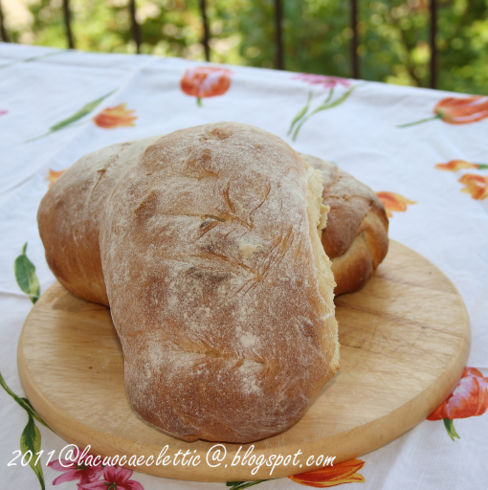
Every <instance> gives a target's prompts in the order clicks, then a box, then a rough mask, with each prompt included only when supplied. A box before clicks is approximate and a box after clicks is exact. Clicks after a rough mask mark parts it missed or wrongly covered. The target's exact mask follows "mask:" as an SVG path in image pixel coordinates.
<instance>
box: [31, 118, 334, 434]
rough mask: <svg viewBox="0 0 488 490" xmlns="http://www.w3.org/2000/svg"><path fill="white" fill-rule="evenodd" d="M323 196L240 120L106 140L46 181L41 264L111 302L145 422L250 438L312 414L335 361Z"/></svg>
mask: <svg viewBox="0 0 488 490" xmlns="http://www.w3.org/2000/svg"><path fill="white" fill-rule="evenodd" d="M321 193H322V183H321V176H320V173H319V172H318V171H316V170H313V169H312V168H310V167H309V166H308V165H307V164H306V162H305V160H304V159H302V158H301V157H300V156H299V155H298V154H297V153H295V152H294V151H293V150H292V149H291V148H290V147H289V146H288V145H286V144H285V143H284V142H283V141H282V140H280V139H279V138H277V137H276V136H273V135H271V134H269V133H266V132H264V131H261V130H258V129H256V128H252V127H250V126H245V125H241V124H234V123H221V124H213V125H204V126H200V127H195V128H189V129H186V130H182V131H177V132H175V133H172V134H170V135H167V136H164V137H162V138H159V139H156V138H152V139H148V140H146V141H138V142H132V143H127V144H122V145H115V146H112V147H109V148H107V149H104V150H103V151H100V152H97V153H94V154H92V155H90V156H88V157H86V158H84V159H81V160H80V161H79V162H77V164H75V165H74V166H73V167H72V168H71V169H70V170H69V171H68V172H66V174H65V175H63V176H62V177H61V179H60V180H59V181H58V182H57V183H56V184H55V185H54V186H53V187H52V189H51V191H49V192H48V194H47V196H46V197H45V198H44V199H43V201H42V203H41V206H40V209H39V213H38V219H39V227H40V233H41V238H42V239H43V242H44V243H45V246H46V256H47V257H48V263H49V265H50V266H51V267H52V269H53V272H54V273H55V274H56V275H57V277H58V278H59V279H60V281H61V282H62V283H63V284H65V285H66V286H67V288H68V289H69V290H71V291H72V292H74V293H75V294H78V295H80V296H82V297H86V298H87V299H90V300H94V301H97V302H100V303H104V304H109V305H110V308H111V314H112V318H113V322H114V325H115V328H116V330H117V333H118V335H119V338H120V342H121V346H122V350H123V354H124V377H125V383H126V388H127V393H128V396H129V400H130V402H131V404H132V405H133V407H134V408H135V410H136V411H137V412H138V413H139V414H140V415H141V416H142V417H143V418H144V419H145V420H146V421H148V422H150V423H152V424H154V425H155V426H157V427H158V428H160V429H162V430H164V431H166V432H168V433H170V434H172V435H174V436H176V437H179V438H182V439H185V440H194V439H197V438H203V439H207V440H215V441H228V442H250V441H254V440H258V439H262V438H264V437H268V436H270V435H273V434H276V433H279V432H281V431H283V430H285V429H286V428H288V427H289V426H290V425H292V424H294V423H295V422H296V421H297V420H298V419H299V418H300V417H301V416H302V415H303V413H304V412H305V411H306V409H307V408H308V406H309V405H310V404H311V403H312V401H313V400H314V398H315V397H316V396H317V394H318V393H319V392H320V390H321V389H322V388H323V386H324V384H325V383H326V382H327V381H328V380H329V379H330V377H331V376H332V375H333V374H334V372H335V371H336V369H337V368H338V341H337V324H336V320H335V318H334V305H333V288H334V286H335V283H334V279H333V275H332V272H331V269H330V261H329V260H328V258H327V256H326V254H325V252H324V250H323V247H322V245H321V242H320V232H321V229H319V228H320V225H321V223H323V222H324V208H323V206H322V205H321ZM94 249H96V253H93V250H94ZM90 250H92V253H90Z"/></svg>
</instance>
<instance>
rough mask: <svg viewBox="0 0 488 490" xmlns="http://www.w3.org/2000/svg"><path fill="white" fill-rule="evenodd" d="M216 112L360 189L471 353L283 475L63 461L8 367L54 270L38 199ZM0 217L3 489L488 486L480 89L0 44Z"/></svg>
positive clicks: (217, 117)
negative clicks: (350, 456)
mask: <svg viewBox="0 0 488 490" xmlns="http://www.w3.org/2000/svg"><path fill="white" fill-rule="evenodd" d="M222 120H228V121H239V122H244V123H248V124H252V125H255V126H259V127H261V128H264V129H266V130H268V131H271V132H273V133H275V134H277V135H278V136H280V137H282V138H284V139H285V140H286V141H287V142H288V143H290V144H291V145H292V146H293V147H294V148H295V149H297V150H299V151H301V152H304V153H309V154H313V155H317V156H320V157H322V158H324V159H328V160H332V161H334V162H335V163H337V164H338V165H339V166H341V167H342V168H344V169H345V170H346V171H348V172H350V173H352V174H353V175H354V176H356V177H357V178H359V179H360V180H362V181H364V182H365V183H367V184H368V185H369V186H370V187H372V188H373V189H374V190H375V191H376V192H377V194H378V196H379V198H380V199H381V200H382V201H383V203H384V204H385V206H386V208H387V210H388V213H389V215H390V217H391V220H390V236H391V237H392V238H394V239H396V240H398V241H400V242H402V243H404V244H406V245H408V246H409V247H411V248H413V249H414V250H416V251H417V252H419V253H420V254H422V255H424V256H425V257H427V258H428V259H429V260H430V261H431V262H433V263H434V264H436V265H437V266H438V267H439V268H440V269H441V270H442V271H443V272H444V273H445V274H446V275H447V276H448V277H449V278H450V279H451V281H452V282H453V283H454V284H455V285H456V287H457V288H458V290H459V291H460V293H461V295H462V297H463V299H464V301H465V303H466V307H467V310H468V313H469V316H470V320H471V325H472V347H471V353H470V356H469V360H468V366H467V367H466V369H465V370H464V373H463V376H462V378H461V379H460V380H459V382H458V384H457V385H456V387H455V388H454V390H453V392H452V393H451V395H450V396H449V397H448V398H447V400H446V401H445V402H444V403H443V404H442V405H441V406H440V407H439V408H438V409H436V410H435V411H434V412H433V413H432V414H431V415H430V416H429V417H428V419H427V420H425V421H424V422H422V423H420V424H419V425H418V426H417V427H415V428H414V429H413V430H411V431H409V432H408V433H406V434H405V435H403V436H402V437H400V438H398V439H396V440H395V441H393V442H391V443H390V444H388V445H386V446H384V447H383V448H381V449H379V450H377V451H375V452H373V453H370V454H366V455H363V456H361V457H359V458H358V459H354V460H351V461H346V462H343V463H340V464H334V465H333V466H330V465H329V466H326V467H324V468H323V469H321V470H317V471H313V472H308V473H304V474H301V475H296V476H293V477H290V478H288V479H287V478H281V479H277V480H269V481H266V482H230V483H228V484H227V486H226V484H225V483H197V482H186V481H175V480H167V479H163V478H156V477H152V476H148V475H145V474H143V473H138V472H132V471H131V470H128V469H124V468H121V467H118V466H105V467H103V466H102V465H89V464H84V462H85V461H84V460H83V458H82V459H81V460H78V461H77V462H75V463H73V462H69V461H66V460H65V459H63V458H62V457H60V451H61V449H62V448H63V447H64V446H65V445H66V442H65V441H63V440H62V439H60V438H59V437H58V436H57V435H56V434H55V433H53V432H52V431H51V430H50V429H49V428H47V427H46V426H45V425H44V424H43V421H42V419H41V418H40V417H39V416H38V414H37V413H36V412H35V410H34V409H33V407H32V406H31V405H30V404H29V402H28V400H27V399H26V398H25V397H24V395H23V391H22V387H21V385H20V382H19V377H18V374H17V369H16V345H17V341H18V337H19V333H20V330H21V328H22V324H23V322H24V319H25V317H26V315H27V313H28V312H29V310H30V308H31V306H32V303H34V302H35V301H36V300H37V298H38V297H39V294H40V293H42V292H43V291H45V290H46V288H47V287H48V286H49V284H50V283H52V281H53V276H52V274H51V272H50V271H49V269H48V267H47V264H46V262H45V259H44V251H43V246H42V243H41V241H40V238H39V235H38V232H37V224H36V210H37V207H38V204H39V201H40V199H41V198H42V196H43V194H44V193H45V192H46V190H47V189H48V187H49V185H51V184H52V183H53V182H54V181H55V180H56V179H57V178H58V177H59V176H60V175H61V174H62V172H63V171H64V169H66V168H67V167H69V166H70V165H71V164H72V163H73V162H74V161H75V160H76V159H78V158H79V157H80V156H82V155H83V154H85V153H87V152H89V151H92V150H95V149H98V148H101V147H103V146H106V145H108V144H112V143H116V142H121V141H125V140H130V139H136V138H139V137H145V136H150V135H156V134H164V133H168V132H170V131H173V130H176V129H179V128H183V127H187V126H192V125H196V124H201V123H207V122H214V121H222ZM0 227H1V237H2V246H1V249H0V269H1V274H0V311H1V314H2V322H1V323H0V335H1V342H0V372H1V378H0V382H1V385H2V388H3V389H2V390H0V400H1V417H0V420H1V426H2V439H1V441H0V447H1V455H2V457H1V462H0V465H1V466H0V468H1V469H0V474H1V476H0V481H1V482H2V484H1V486H2V488H8V489H36V488H53V487H56V488H60V489H61V490H62V489H75V488H78V489H81V490H82V489H131V490H140V489H146V490H147V489H163V488H174V489H183V488H196V489H205V488H208V489H219V488H221V489H222V490H223V489H224V488H233V489H238V488H245V487H247V486H251V485H254V484H255V485H257V486H258V487H260V488H262V489H263V490H265V489H282V488H288V489H299V488H303V486H304V485H305V486H306V485H308V486H315V487H329V486H335V485H342V486H343V488H346V487H348V488H349V487H351V488H368V489H382V488H384V489H411V488H418V489H423V488H426V489H439V488H442V489H459V488H463V489H485V488H488V477H487V475H486V461H487V457H488V416H487V415H486V414H485V412H486V411H487V409H488V377H487V376H488V324H487V318H488V97H484V96H469V95H465V94H453V93H445V92H440V91H435V90H427V89H416V88H409V87H400V86H392V85H385V84H381V83H373V82H365V81H360V80H346V79H341V78H335V77H327V76H319V75H305V74H296V73H290V72H284V71H282V72H279V71H273V70H264V69H253V68H243V67H234V66H232V67H231V66H217V65H209V64H205V63H195V62H190V61H186V60H182V59H171V58H164V59H162V58H156V57H150V56H128V55H113V54H91V53H82V52H77V51H64V50H55V49H50V48H38V47H26V46H17V45H10V44H0ZM484 414H485V415H484ZM29 451H30V452H31V454H34V455H35V456H36V455H37V457H34V458H32V457H29V454H30V453H29Z"/></svg>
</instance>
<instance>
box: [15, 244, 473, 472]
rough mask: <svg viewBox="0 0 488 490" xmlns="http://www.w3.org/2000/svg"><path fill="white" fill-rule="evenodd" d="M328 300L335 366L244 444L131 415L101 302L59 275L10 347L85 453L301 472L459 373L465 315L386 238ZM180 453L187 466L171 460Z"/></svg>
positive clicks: (405, 423) (411, 416) (359, 444)
mask: <svg viewBox="0 0 488 490" xmlns="http://www.w3.org/2000/svg"><path fill="white" fill-rule="evenodd" d="M336 305H337V318H338V321H339V329H340V342H341V369H340V371H339V373H338V374H337V375H336V376H335V377H334V378H333V380H332V381H331V382H330V383H329V384H328V385H327V386H326V388H325V390H324V391H323V392H322V394H321V395H320V396H319V398H318V399H317V400H316V401H315V403H314V404H313V405H312V406H311V408H310V409H309V410H308V412H307V413H306V415H305V416H304V417H303V418H302V420H300V421H299V422H298V423H297V424H296V425H294V426H293V427H291V428H290V429H289V430H287V431H286V432H284V433H282V434H280V435H277V436H274V437H271V438H269V439H266V440H263V441H259V442H257V443H255V444H254V445H250V444H247V445H242V446H241V445H238V444H224V445H218V446H217V447H216V446H215V443H208V442H205V441H197V442H193V443H187V442H183V441H180V440H177V439H174V438H172V437H170V436H168V435H166V434H164V433H163V432H161V431H159V430H157V429H155V428H154V427H151V426H150V425H148V424H146V423H145V422H144V421H143V420H141V419H140V418H139V417H138V416H137V415H136V414H135V412H134V411H133V410H132V409H131V407H130V405H129V403H128V400H127V397H126V394H125V389H124V381H123V368H122V353H121V349H120V345H119V342H118V339H117V335H116V333H115V330H114V328H113V325H112V323H111V320H110V314H109V311H108V310H107V309H106V308H104V307H101V306H99V305H96V304H94V303H89V302H86V301H83V300H81V299H78V298H76V297H74V296H72V295H71V294H70V293H68V292H67V291H66V290H64V289H63V288H62V287H61V286H60V285H59V284H58V283H55V284H54V285H53V286H51V287H50V288H49V289H48V290H47V291H46V292H45V293H44V294H43V295H42V296H41V298H40V300H39V301H38V302H37V303H36V305H35V306H34V307H33V308H32V311H31V313H30V314H29V316H28V317H27V319H26V322H25V324H24V328H23V331H22V334H21V337H20V341H19V346H18V367H19V373H20V377H21V381H22V384H23V387H24V389H25V392H26V395H27V397H28V398H29V400H30V401H31V403H32V404H33V406H34V407H35V409H36V410H37V411H38V412H39V414H40V415H41V416H42V417H43V418H44V420H45V421H46V422H47V423H48V424H49V426H50V427H51V428H52V429H53V430H54V431H56V432H57V433H58V434H59V435H60V436H61V437H62V438H63V439H65V440H66V441H68V442H70V443H75V444H77V445H78V446H79V447H80V448H82V449H83V448H84V447H85V446H87V445H88V444H89V445H90V446H91V452H92V453H94V454H101V455H104V456H113V455H119V456H122V455H126V456H127V458H129V457H130V456H132V455H135V456H143V457H145V458H148V457H149V456H150V455H153V457H154V459H155V461H154V463H153V464H152V465H145V466H137V465H126V466H128V467H131V468H133V469H135V470H137V471H142V472H146V473H151V474H154V475H159V476H165V477H169V478H180V479H185V480H202V481H225V480H227V481H229V480H233V481H235V480H256V479H265V478H270V477H271V478H277V477H282V476H287V475H291V474H296V473H301V472H304V471H310V470H312V469H314V467H315V466H314V464H310V465H307V460H308V458H309V457H310V456H314V458H317V457H318V456H319V455H328V456H335V457H336V459H335V462H339V461H343V460H347V459H350V458H353V457H356V456H359V455H361V454H364V453H367V452H369V451H372V450H374V449H376V448H378V447H380V446H383V445H384V444H387V443H388V442H390V441H392V440H393V439H395V438H396V437H398V436H399V435H401V434H403V433H404V432H406V431H407V430H409V429H410V428H412V427H413V426H415V425H416V424H417V423H419V422H421V421H422V420H424V419H425V417H426V416H427V415H428V414H429V413H430V412H431V411H432V410H433V409H434V408H435V407H436V406H437V405H438V404H439V403H441V402H442V401H443V400H444V398H445V397H446V396H447V395H448V394H449V392H450V390H451V389H452V387H453V386H454V384H455V383H456V381H457V379H458V378H459V377H460V376H461V373H462V370H463V366H464V364H465V361H466V358H467V355H468V351H469V339H470V329H469V321H468V317H467V314H466V310H465V307H464V304H463V301H462V299H461V297H460V296H459V294H458V292H457V291H456V289H455V287H454V286H453V285H452V284H451V283H450V281H449V280H448V279H447V278H446V277H445V276H444V275H443V274H442V272H440V271H439V270H438V269H437V268H436V267H435V266H434V265H432V264H431V263H430V262H428V261H427V260H426V259H425V258H423V257H422V256H420V255H419V254H417V253H416V252H414V251H412V250H410V249H408V248H407V247H405V246H403V245H401V244H399V243H397V242H394V241H392V242H390V251H389V253H388V256H387V258H386V260H385V262H384V263H383V264H382V265H381V266H380V267H379V268H378V271H377V273H376V275H375V276H374V277H373V278H372V279H371V280H370V281H369V283H368V284H367V285H366V286H365V287H364V288H363V289H362V290H361V291H359V292H357V293H354V294H349V295H344V296H340V297H338V298H337V299H336ZM166 445H167V446H168V447H167V449H166V452H165V456H169V459H167V460H166V463H167V464H166V465H165V464H164V460H163V459H162V458H161V457H160V459H159V461H158V462H157V464H156V460H157V458H158V456H159V455H160V454H161V451H163V452H164V451H165V449H164V447H165V446H166ZM218 449H220V453H219V454H218V455H217V456H218V457H217V456H216V451H217V450H218ZM178 451H180V453H179V454H180V458H178V461H179V464H176V461H175V459H174V458H175V457H176V455H177V454H178ZM246 451H248V453H247V454H248V457H247V458H246V460H245V461H244V458H243V456H244V454H245V452H246ZM184 452H186V455H187V456H186V458H185V461H186V462H189V461H191V462H192V463H193V465H192V464H190V465H185V466H183V465H182V464H181V461H182V458H181V455H182V453H184ZM297 452H298V453H299V454H298V455H297V456H296V457H290V458H289V460H290V461H289V462H288V464H284V463H286V461H285V462H284V463H281V464H280V465H278V466H276V467H275V468H274V470H273V472H272V474H270V470H271V468H272V466H266V465H263V466H261V467H260V468H259V470H258V471H257V472H255V473H252V470H253V469H254V470H255V469H256V466H257V464H258V462H259V459H257V458H258V457H259V456H261V458H266V461H267V462H268V463H270V464H271V463H276V460H274V461H271V460H272V459H273V458H272V455H276V458H277V457H278V455H279V454H281V455H282V456H287V455H291V456H293V455H295V454H297ZM224 453H225V457H223V456H224ZM236 455H237V456H236ZM239 456H240V460H239V462H238V458H239ZM212 457H213V458H215V459H212ZM222 457H223V459H222V460H221V461H217V459H218V458H222ZM253 458H254V459H253ZM269 458H271V459H269ZM133 459H134V458H133ZM149 462H150V460H149ZM309 462H310V463H311V460H309ZM233 463H234V464H233ZM293 463H296V464H295V465H294V464H293ZM300 464H301V466H300ZM319 466H320V464H319Z"/></svg>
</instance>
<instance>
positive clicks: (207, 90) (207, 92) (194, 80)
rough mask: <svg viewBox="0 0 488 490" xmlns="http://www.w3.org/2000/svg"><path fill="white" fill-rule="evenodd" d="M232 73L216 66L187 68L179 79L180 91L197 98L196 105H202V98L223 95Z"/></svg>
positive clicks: (227, 87) (228, 85) (227, 88)
mask: <svg viewBox="0 0 488 490" xmlns="http://www.w3.org/2000/svg"><path fill="white" fill-rule="evenodd" d="M231 75H232V72H231V71H230V70H228V69H227V68H220V67H217V66H197V67H196V68H188V69H187V70H186V71H185V74H184V75H183V78H182V79H181V83H180V86H181V90H182V91H183V92H184V93H185V94H186V95H190V96H192V97H196V98H197V105H198V106H201V105H202V98H204V97H215V96H217V95H223V94H225V93H226V92H227V90H229V88H230V76H231Z"/></svg>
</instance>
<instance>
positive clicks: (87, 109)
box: [26, 89, 116, 143]
mask: <svg viewBox="0 0 488 490" xmlns="http://www.w3.org/2000/svg"><path fill="white" fill-rule="evenodd" d="M115 90H116V89H114V90H111V91H110V92H108V93H106V94H105V95H102V96H101V97H99V98H98V99H95V100H92V101H91V102H88V103H87V104H85V105H84V106H83V107H82V108H81V109H79V110H77V111H76V112H75V113H74V114H72V115H71V116H69V117H67V118H66V119H63V120H62V121H60V122H58V123H56V124H54V125H53V126H51V127H50V128H49V131H48V132H47V133H45V134H42V135H41V136H37V137H36V138H31V139H29V140H27V141H26V143H29V142H30V141H35V140H38V139H40V138H44V137H45V136H48V135H50V134H52V133H55V132H56V131H59V130H61V129H64V128H66V127H68V126H71V125H72V124H73V123H75V122H77V121H79V120H80V119H83V118H84V117H85V116H87V115H88V114H90V113H91V112H92V111H93V110H94V109H96V107H98V105H100V103H101V102H102V101H104V100H105V99H106V98H107V97H108V96H110V95H112V94H113V93H114V92H115Z"/></svg>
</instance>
